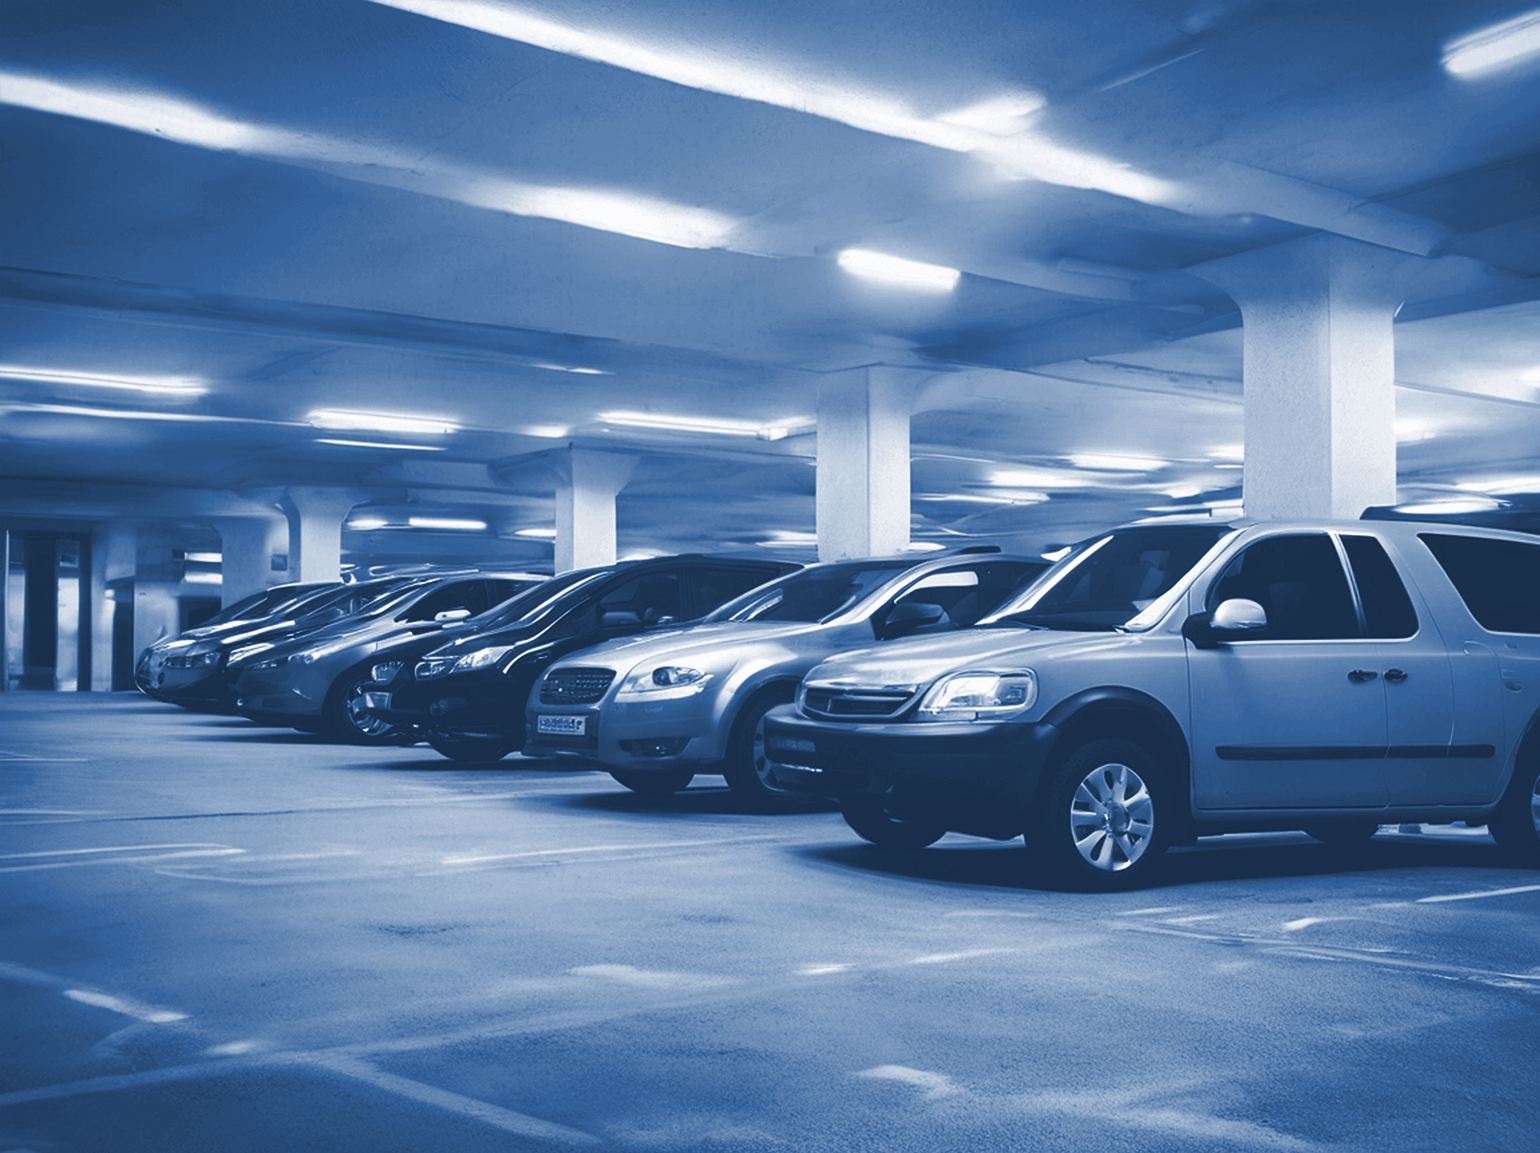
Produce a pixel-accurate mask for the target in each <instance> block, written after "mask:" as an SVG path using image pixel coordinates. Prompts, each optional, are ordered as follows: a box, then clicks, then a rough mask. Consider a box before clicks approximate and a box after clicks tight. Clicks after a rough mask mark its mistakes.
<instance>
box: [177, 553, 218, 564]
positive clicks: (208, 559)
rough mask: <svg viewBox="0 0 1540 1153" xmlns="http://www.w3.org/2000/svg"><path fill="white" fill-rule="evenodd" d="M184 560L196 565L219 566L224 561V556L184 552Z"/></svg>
mask: <svg viewBox="0 0 1540 1153" xmlns="http://www.w3.org/2000/svg"><path fill="white" fill-rule="evenodd" d="M182 559H183V560H190V561H192V562H193V563H194V564H219V563H220V562H221V561H223V560H224V555H223V554H222V553H217V552H184V553H183V554H182Z"/></svg>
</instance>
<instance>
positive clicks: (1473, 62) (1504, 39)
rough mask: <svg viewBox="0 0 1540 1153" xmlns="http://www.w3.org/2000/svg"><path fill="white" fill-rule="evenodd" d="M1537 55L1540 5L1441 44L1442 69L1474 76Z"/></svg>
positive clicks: (1451, 72) (1539, 33)
mask: <svg viewBox="0 0 1540 1153" xmlns="http://www.w3.org/2000/svg"><path fill="white" fill-rule="evenodd" d="M1535 57H1540V9H1535V10H1534V11H1530V12H1525V13H1524V14H1523V15H1521V16H1515V17H1514V18H1513V19H1512V20H1505V21H1503V22H1502V23H1501V24H1493V25H1491V26H1490V27H1487V28H1482V29H1480V30H1478V31H1476V32H1472V33H1470V34H1469V35H1466V36H1461V37H1459V38H1458V39H1455V40H1451V41H1449V43H1447V44H1445V45H1444V59H1443V65H1444V70H1445V71H1446V72H1448V73H1449V74H1450V75H1451V76H1463V77H1476V76H1485V75H1486V74H1487V73H1489V72H1496V71H1497V70H1498V69H1501V68H1506V67H1509V66H1510V65H1514V64H1521V63H1523V62H1525V61H1527V60H1531V59H1534V58H1535Z"/></svg>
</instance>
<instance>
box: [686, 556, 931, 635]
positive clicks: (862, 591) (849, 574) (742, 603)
mask: <svg viewBox="0 0 1540 1153" xmlns="http://www.w3.org/2000/svg"><path fill="white" fill-rule="evenodd" d="M914 563H915V562H914V561H902V560H899V561H887V562H885V563H883V562H878V563H873V562H869V561H851V562H850V563H849V564H827V565H814V566H813V567H811V568H805V569H803V570H802V571H801V572H797V573H793V574H792V575H791V576H788V577H782V578H781V579H780V580H778V581H776V582H775V583H774V584H769V585H765V586H764V587H763V588H760V589H755V590H754V591H753V592H750V593H748V594H747V595H745V596H741V597H739V598H738V599H737V600H735V601H729V602H728V603H727V604H725V605H723V606H722V607H721V608H719V609H718V610H717V611H716V612H714V613H712V614H711V615H710V616H709V617H708V618H706V619H707V620H713V621H805V622H813V621H822V620H827V619H828V618H829V617H832V616H834V615H835V614H836V613H839V612H843V611H844V610H845V609H847V608H849V607H850V606H851V605H853V604H855V603H856V602H857V601H859V600H861V599H863V598H864V597H865V596H866V595H867V594H868V593H870V592H871V591H872V590H873V589H875V588H877V587H878V586H879V585H882V584H886V583H887V582H888V581H890V580H892V579H893V577H894V576H896V575H897V574H899V573H901V572H903V571H904V570H905V569H907V568H912V567H914Z"/></svg>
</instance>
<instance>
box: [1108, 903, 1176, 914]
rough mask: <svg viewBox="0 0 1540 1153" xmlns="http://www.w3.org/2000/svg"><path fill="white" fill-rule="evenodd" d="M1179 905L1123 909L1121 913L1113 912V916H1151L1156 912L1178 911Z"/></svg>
mask: <svg viewBox="0 0 1540 1153" xmlns="http://www.w3.org/2000/svg"><path fill="white" fill-rule="evenodd" d="M1181 911H1182V909H1181V906H1180V905H1161V906H1159V907H1158V908H1154V909H1124V910H1123V911H1122V912H1121V913H1114V914H1113V916H1114V917H1153V916H1154V915H1155V914H1156V913H1180V912H1181Z"/></svg>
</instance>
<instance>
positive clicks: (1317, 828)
mask: <svg viewBox="0 0 1540 1153" xmlns="http://www.w3.org/2000/svg"><path fill="white" fill-rule="evenodd" d="M1379 831H1380V826H1379V823H1378V822H1377V821H1333V822H1330V823H1327V824H1321V825H1306V826H1305V835H1306V836H1307V837H1314V838H1315V839H1316V840H1317V841H1320V842H1322V843H1323V844H1327V845H1333V846H1335V847H1337V848H1341V849H1346V848H1350V847H1352V846H1354V845H1363V844H1367V843H1368V841H1369V838H1370V837H1372V836H1374V834H1375V833H1377V832H1379Z"/></svg>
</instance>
